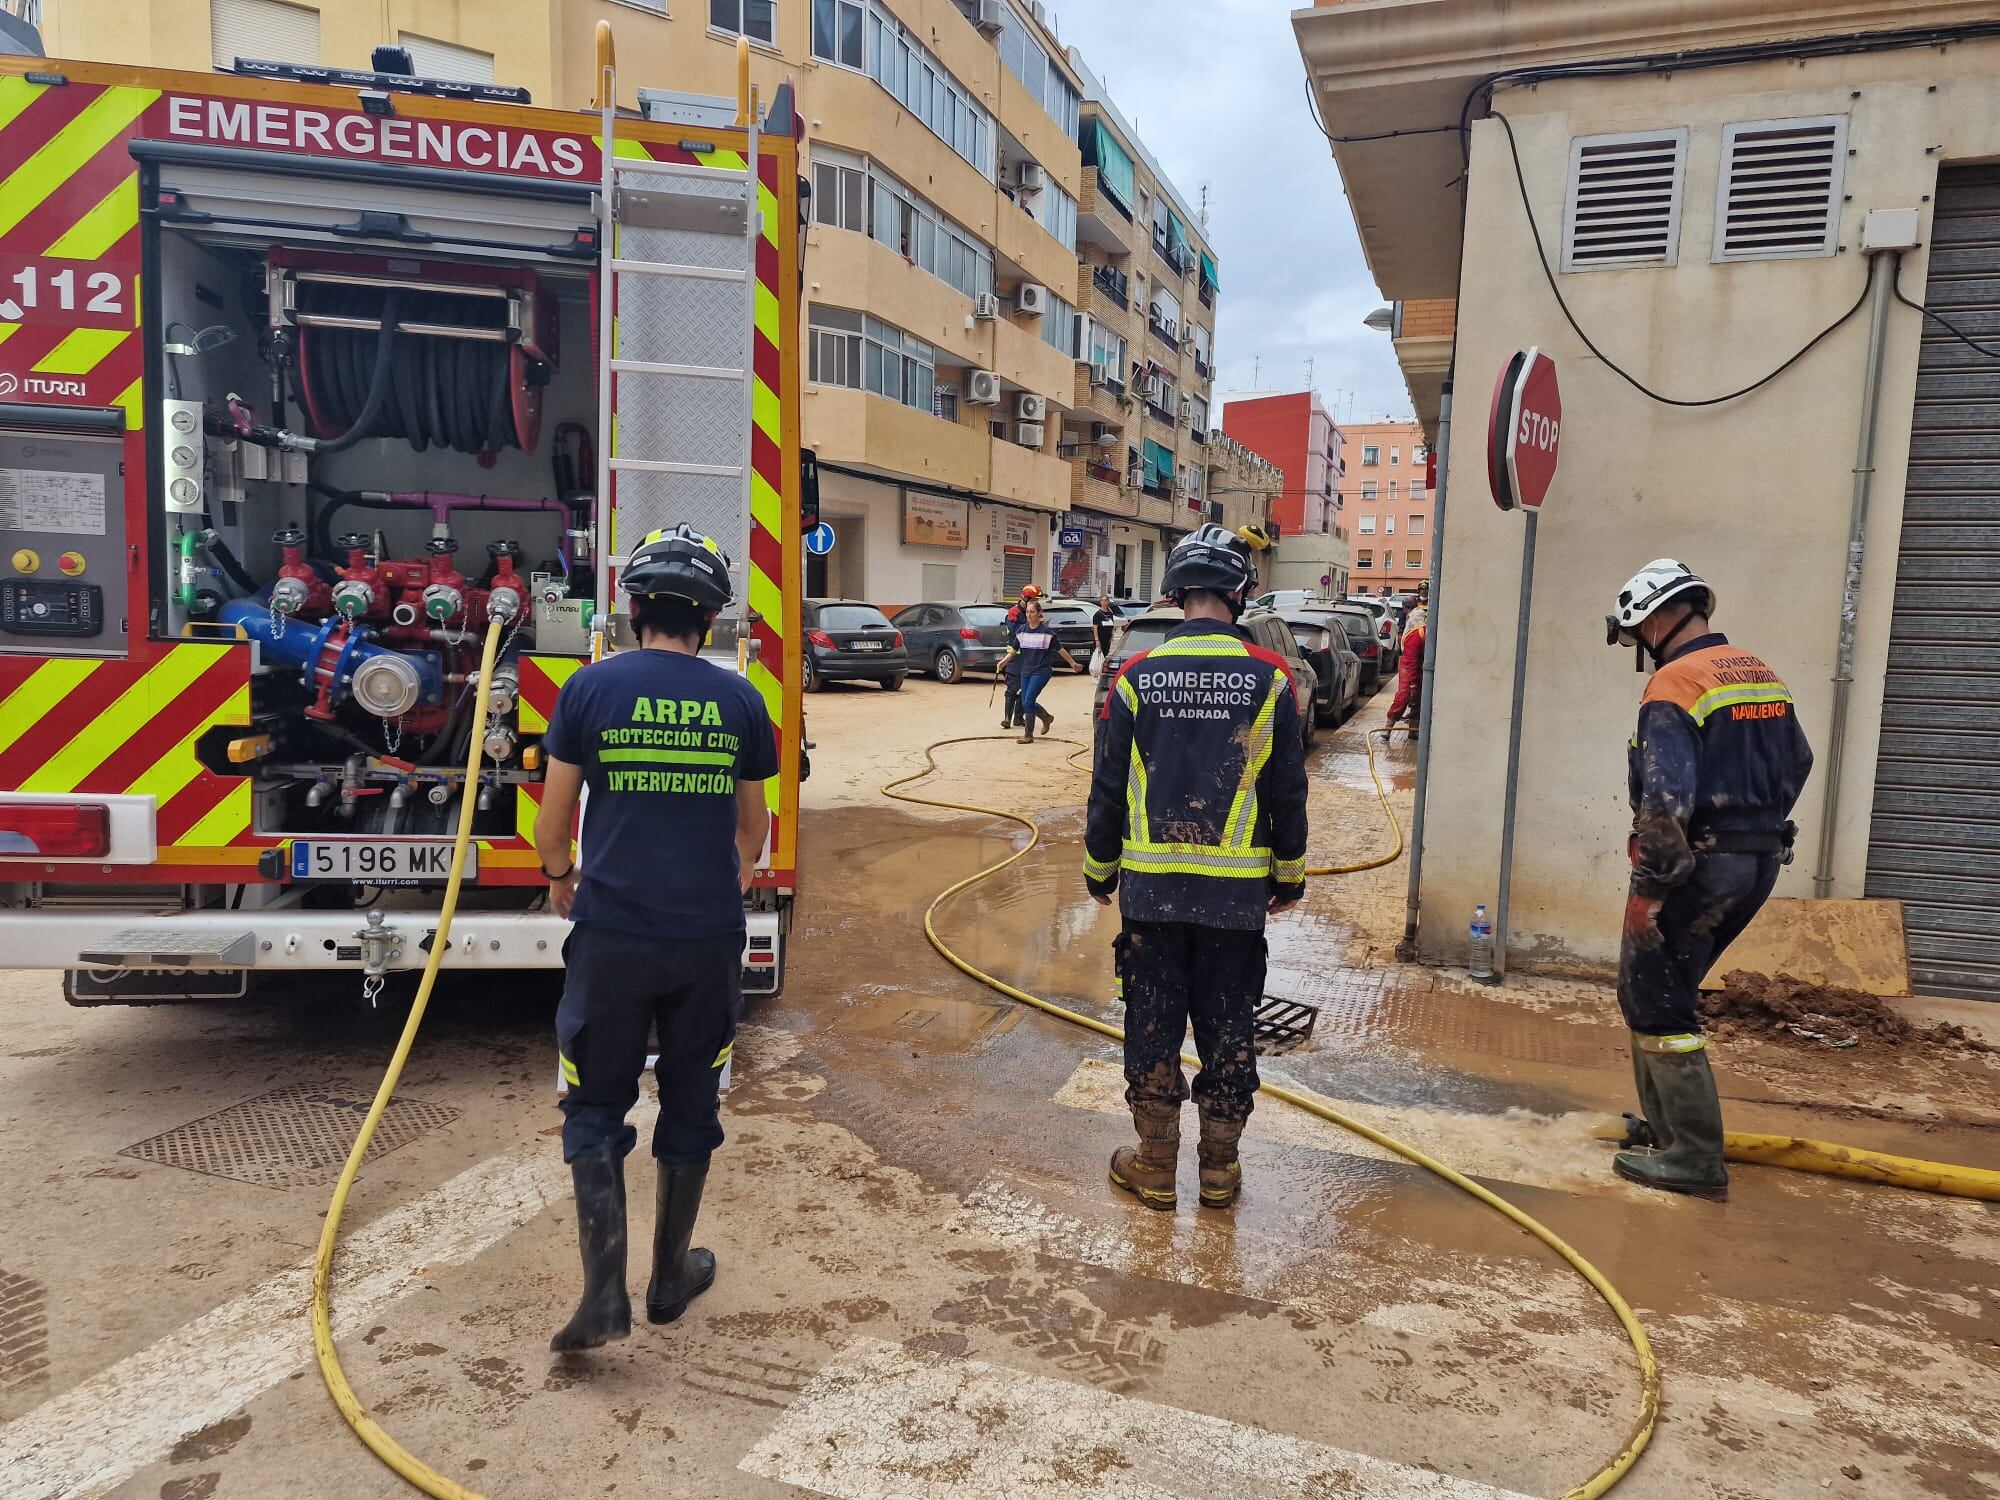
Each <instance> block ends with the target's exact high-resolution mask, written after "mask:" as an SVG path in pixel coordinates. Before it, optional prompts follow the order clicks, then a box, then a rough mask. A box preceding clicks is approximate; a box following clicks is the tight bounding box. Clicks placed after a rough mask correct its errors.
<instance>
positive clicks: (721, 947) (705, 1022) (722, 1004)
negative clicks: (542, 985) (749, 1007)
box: [556, 923, 743, 1167]
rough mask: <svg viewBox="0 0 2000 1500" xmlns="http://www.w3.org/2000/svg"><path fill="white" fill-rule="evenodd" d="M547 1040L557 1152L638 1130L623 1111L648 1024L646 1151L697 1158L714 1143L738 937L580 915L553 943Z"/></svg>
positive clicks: (618, 1140) (640, 1065) (736, 985)
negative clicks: (559, 1088) (557, 1001)
mask: <svg viewBox="0 0 2000 1500" xmlns="http://www.w3.org/2000/svg"><path fill="white" fill-rule="evenodd" d="M563 963H564V965H565V968H566V970H567V973H566V974H565V977H564V980H563V995H562V1004H561V1005H560V1006H558V1007H557V1009H556V1043H557V1046H558V1047H559V1048H560V1051H561V1062H562V1073H563V1081H564V1082H565V1083H566V1084H568V1086H569V1092H568V1093H566V1094H565V1095H564V1096H563V1100H562V1112H563V1137H562V1138H563V1160H564V1161H574V1160H576V1158H577V1156H578V1155H579V1154H581V1153H582V1152H585V1151H590V1150H594V1149H597V1148H599V1147H602V1146H606V1145H609V1146H615V1147H616V1148H617V1151H618V1154H619V1156H620V1157H623V1156H625V1155H626V1154H627V1153H629V1152H630V1151H631V1149H632V1147H633V1146H634V1145H635V1144H637V1142H638V1139H639V1134H638V1132H637V1131H636V1130H634V1129H633V1128H632V1127H631V1126H630V1125H628V1124H626V1123H625V1116H626V1115H627V1114H628V1113H630V1111H631V1109H632V1106H633V1105H634V1104H636V1103H637V1102H638V1099H639V1075H640V1074H641V1073H643V1072H644V1071H645V1069H646V1052H647V1040H648V1038H649V1037H650V1035H651V1033H652V1032H653V1030H654V1028H655V1027H657V1028H658V1030H659V1040H660V1047H659V1051H660V1060H659V1062H658V1063H657V1064H655V1065H654V1069H653V1076H654V1079H655V1081H656V1082H657V1083H658V1084H659V1089H660V1118H659V1120H658V1122H657V1123H656V1124H655V1125H654V1127H653V1155H654V1156H656V1157H658V1158H659V1159H660V1160H661V1161H663V1162H666V1163H667V1164H668V1165H669V1166H677V1167H699V1166H706V1165H707V1164H708V1158H709V1156H710V1155H711V1154H712V1153H713V1152H714V1151H715V1148H716V1147H718V1146H720V1145H721V1144H722V1125H721V1122H720V1121H719V1120H718V1119H717V1114H718V1111H719V1097H718V1092H717V1091H718V1087H719V1085H720V1084H721V1081H722V1067H723V1064H724V1063H726V1062H728V1060H729V1052H730V1047H731V1045H732V1044H733V1042H734V1039H735V1036H736V1018H737V1015H738V1014H739V1013H740V1012H741V1010H742V1008H743V939H742V938H741V937H706V938H675V937H668V936H666V935H664V934H663V935H660V936H657V937H654V936H646V935H642V934H639V933H632V932H620V931H618V930H616V929H615V928H607V927H597V926H592V925H590V924H588V923H581V924H579V925H577V926H576V927H574V928H572V929H571V930H570V935H569V940H568V941H567V942H565V943H564V944H563Z"/></svg>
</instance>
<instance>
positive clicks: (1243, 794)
mask: <svg viewBox="0 0 2000 1500" xmlns="http://www.w3.org/2000/svg"><path fill="white" fill-rule="evenodd" d="M1284 686H1285V679H1284V678H1282V677H1280V676H1279V675H1278V674H1277V673H1276V672H1273V673H1272V674H1271V688H1270V691H1269V692H1267V693H1266V694H1265V695H1264V702H1263V705H1262V706H1261V707H1260V708H1259V709H1258V710H1257V717H1256V718H1255V719H1254V720H1252V721H1251V725H1250V754H1249V758H1248V759H1247V760H1246V761H1245V762H1244V765H1243V780H1242V783H1241V784H1240V785H1238V787H1237V788H1236V797H1235V800H1233V801H1232V802H1231V803H1230V804H1229V821H1228V823H1226V824H1225V825H1224V826H1223V831H1222V842H1223V844H1224V845H1225V846H1226V847H1229V848H1232V849H1233V848H1240V847H1243V846H1247V845H1248V844H1249V842H1250V838H1251V835H1252V834H1253V833H1254V832H1255V831H1256V826H1257V779H1258V778H1259V777H1260V776H1262V775H1263V774H1264V767H1265V765H1266V764H1267V763H1268V762H1269V761H1270V759H1271V725H1272V723H1273V722H1274V721H1275V720H1276V718H1277V716H1278V694H1279V693H1280V692H1281V691H1283V689H1284Z"/></svg>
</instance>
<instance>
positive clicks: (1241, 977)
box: [1114, 920, 1265, 1123]
mask: <svg viewBox="0 0 2000 1500" xmlns="http://www.w3.org/2000/svg"><path fill="white" fill-rule="evenodd" d="M1114 951H1115V953H1116V955H1117V961H1118V976H1119V981H1120V984H1121V987H1122V988H1123V990H1124V996H1125V1100H1126V1102H1127V1103H1128V1104H1130V1105H1132V1106H1133V1107H1134V1108H1137V1107H1139V1106H1141V1105H1145V1104H1164V1105H1169V1106H1171V1107H1172V1108H1174V1109H1179V1108H1180V1106H1181V1103H1182V1101H1184V1100H1185V1099H1186V1098H1187V1097H1188V1093H1189V1090H1188V1085H1187V1079H1186V1078H1185V1077H1184V1076H1183V1075H1182V1073H1181V1057H1180V1054H1181V1046H1182V1043H1183V1042H1184V1041H1185V1039H1186V1037H1187V1032H1188V1024H1189V1023H1190V1022H1192V1023H1193V1025H1194V1046H1195V1052H1196V1053H1197V1054H1198V1055H1199V1056H1200V1058H1201V1071H1200V1072H1199V1073H1197V1074H1196V1075H1195V1080H1194V1090H1193V1093H1194V1101H1195V1104H1196V1106H1197V1107H1198V1108H1199V1109H1200V1110H1201V1113H1202V1115H1203V1116H1204V1117H1206V1118H1210V1119H1216V1120H1228V1121H1234V1122H1239V1123H1240V1122H1241V1121H1244V1120H1247V1119H1249V1118H1250V1110H1251V1107H1252V1106H1253V1105H1254V1104H1255V1103H1256V1096H1257V1006H1258V1004H1259V1003H1260V1002H1261V1001H1262V1000H1263V998H1264V963H1265V949H1264V934H1263V933H1262V932H1261V931H1244V930H1241V929H1237V928H1226V927H1203V926H1201V925H1199V924H1198V923H1194V922H1134V921H1130V920H1128V921H1127V922H1126V923H1125V930H1124V931H1123V932H1122V933H1120V934H1119V936H1118V939H1117V942H1116V944H1115V945H1114Z"/></svg>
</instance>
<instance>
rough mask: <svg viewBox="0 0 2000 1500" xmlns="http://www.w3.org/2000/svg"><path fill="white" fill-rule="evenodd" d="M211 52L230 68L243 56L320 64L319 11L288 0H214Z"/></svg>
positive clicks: (210, 16)
mask: <svg viewBox="0 0 2000 1500" xmlns="http://www.w3.org/2000/svg"><path fill="white" fill-rule="evenodd" d="M208 35H209V44H210V53H211V56H212V58H213V59H214V63H215V66H216V68H217V69H219V70H220V71H222V72H225V73H227V72H229V71H231V70H232V69H233V68H235V66H236V59H237V58H239V57H249V58H256V59H257V60H259V61H261V62H288V63H308V64H312V65H315V66H316V65H318V64H319V62H320V61H321V58H320V52H319V12H318V11H316V10H313V9H310V8H309V7H307V6H304V5H287V4H285V3H284V0H210V3H209V9H208Z"/></svg>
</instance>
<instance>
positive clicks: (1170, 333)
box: [1146, 308, 1181, 358]
mask: <svg viewBox="0 0 2000 1500" xmlns="http://www.w3.org/2000/svg"><path fill="white" fill-rule="evenodd" d="M1146 332H1148V333H1150V334H1151V335H1152V336H1153V337H1154V338H1156V339H1158V340H1159V341H1160V342H1161V343H1162V344H1165V345H1166V346H1167V348H1169V349H1171V350H1172V351H1173V353H1174V355H1175V356H1176V358H1178V357H1179V355H1180V352H1181V340H1180V331H1179V329H1177V328H1176V327H1175V326H1174V325H1173V324H1172V323H1169V322H1166V321H1165V320H1164V319H1162V318H1161V317H1160V315H1159V314H1158V313H1157V312H1155V311H1154V310H1153V309H1151V308H1148V309H1147V310H1146Z"/></svg>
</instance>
